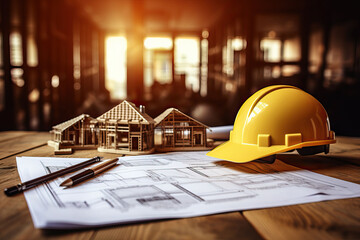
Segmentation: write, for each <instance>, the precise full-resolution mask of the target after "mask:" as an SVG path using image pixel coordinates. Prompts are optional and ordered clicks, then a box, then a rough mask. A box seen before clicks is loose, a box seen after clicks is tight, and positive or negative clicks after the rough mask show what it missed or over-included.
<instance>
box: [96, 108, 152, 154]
mask: <svg viewBox="0 0 360 240" xmlns="http://www.w3.org/2000/svg"><path fill="white" fill-rule="evenodd" d="M143 109H144V108H143V107H142V108H141V110H140V109H139V108H137V107H136V106H135V104H133V103H130V102H128V101H123V102H122V103H120V104H119V105H117V106H116V107H114V108H113V109H111V110H110V111H108V112H106V113H104V114H103V115H101V116H100V117H98V118H97V119H96V121H97V124H98V131H99V147H98V150H99V152H112V153H132V154H140V153H141V154H146V153H151V152H153V151H154V124H155V121H154V119H152V118H151V117H150V116H149V115H147V114H146V113H145V112H144V111H143Z"/></svg>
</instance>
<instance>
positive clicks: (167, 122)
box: [155, 108, 208, 151]
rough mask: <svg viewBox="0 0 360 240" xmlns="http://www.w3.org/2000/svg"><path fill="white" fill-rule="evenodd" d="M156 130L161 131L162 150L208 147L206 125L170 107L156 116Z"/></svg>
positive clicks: (160, 147)
mask: <svg viewBox="0 0 360 240" xmlns="http://www.w3.org/2000/svg"><path fill="white" fill-rule="evenodd" d="M155 122H156V124H155V131H160V134H161V138H160V140H161V142H160V144H159V145H158V147H157V149H158V150H160V151H173V150H201V149H204V147H206V128H208V127H207V126H206V125H204V124H202V123H201V122H198V121H196V120H195V119H193V118H191V117H189V116H187V115H186V114H184V113H182V112H180V111H179V110H177V109H176V108H169V109H167V110H165V111H164V112H163V113H162V114H160V115H159V116H158V117H157V118H155Z"/></svg>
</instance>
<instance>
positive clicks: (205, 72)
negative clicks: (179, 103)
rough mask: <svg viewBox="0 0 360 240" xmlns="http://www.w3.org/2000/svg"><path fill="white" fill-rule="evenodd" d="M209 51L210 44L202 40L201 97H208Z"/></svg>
mask: <svg viewBox="0 0 360 240" xmlns="http://www.w3.org/2000/svg"><path fill="white" fill-rule="evenodd" d="M208 49H209V42H208V40H207V39H203V40H201V80H200V95H201V96H202V97H205V96H206V95H207V77H208Z"/></svg>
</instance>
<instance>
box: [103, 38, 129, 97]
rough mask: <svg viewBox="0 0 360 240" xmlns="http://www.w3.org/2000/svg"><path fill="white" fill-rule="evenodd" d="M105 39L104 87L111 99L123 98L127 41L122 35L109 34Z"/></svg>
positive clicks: (124, 94)
mask: <svg viewBox="0 0 360 240" xmlns="http://www.w3.org/2000/svg"><path fill="white" fill-rule="evenodd" d="M105 41H106V43H105V79H106V81H105V87H106V88H107V89H108V90H109V91H110V96H111V98H112V99H124V98H126V49H127V41H126V38H125V37H122V36H109V37H107V38H106V40H105Z"/></svg>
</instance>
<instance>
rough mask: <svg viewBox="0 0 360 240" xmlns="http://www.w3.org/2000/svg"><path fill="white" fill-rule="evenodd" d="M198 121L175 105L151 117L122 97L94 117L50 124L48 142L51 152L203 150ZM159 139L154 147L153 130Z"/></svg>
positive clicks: (203, 131)
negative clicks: (49, 138) (119, 101)
mask: <svg viewBox="0 0 360 240" xmlns="http://www.w3.org/2000/svg"><path fill="white" fill-rule="evenodd" d="M207 128H208V127H207V126H206V125H204V124H202V123H201V122H199V121H197V120H195V119H193V118H191V117H189V116H187V115H186V114H184V113H182V112H180V111H179V110H177V109H175V108H169V109H167V110H165V111H164V112H163V113H162V114H160V115H159V116H158V117H157V118H156V119H155V120H154V119H153V118H151V117H150V116H149V115H148V114H146V113H145V107H143V106H140V108H138V107H136V106H135V104H133V103H131V102H128V101H126V100H124V101H123V102H121V103H120V104H119V105H117V106H115V107H114V108H112V109H110V110H109V111H107V112H106V113H104V114H102V115H101V116H99V117H98V118H96V119H94V118H92V117H90V116H89V115H87V114H82V115H80V116H78V117H76V118H73V119H71V120H69V121H66V122H64V123H61V124H59V125H56V126H54V127H53V130H52V131H50V132H51V133H52V140H51V141H48V145H49V146H52V147H54V148H55V154H71V153H72V150H73V149H96V148H97V149H98V151H99V152H109V153H118V154H129V155H137V154H149V153H152V152H153V151H154V150H155V148H156V150H158V151H162V152H164V151H188V150H204V149H207V142H206V140H207V138H206V129H207ZM155 131H157V132H158V133H159V135H160V136H161V137H160V142H159V143H158V144H157V145H156V146H155V141H154V133H155Z"/></svg>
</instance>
